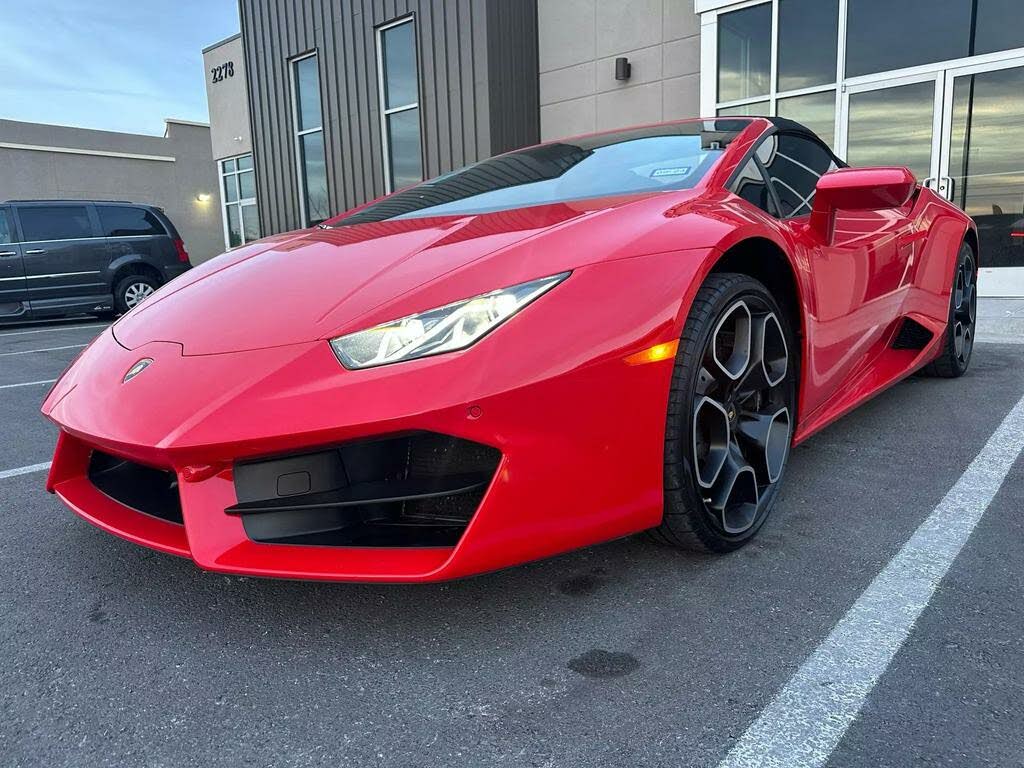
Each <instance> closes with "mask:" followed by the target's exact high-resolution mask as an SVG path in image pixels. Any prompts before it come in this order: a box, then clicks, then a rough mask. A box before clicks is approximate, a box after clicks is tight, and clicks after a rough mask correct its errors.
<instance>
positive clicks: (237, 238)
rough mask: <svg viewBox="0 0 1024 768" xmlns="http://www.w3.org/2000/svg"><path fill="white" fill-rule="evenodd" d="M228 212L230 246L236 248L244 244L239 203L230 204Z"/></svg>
mask: <svg viewBox="0 0 1024 768" xmlns="http://www.w3.org/2000/svg"><path fill="white" fill-rule="evenodd" d="M227 212H228V247H230V248H234V247H236V246H239V245H241V244H242V217H241V211H240V210H239V207H238V206H237V205H229V206H228V207H227Z"/></svg>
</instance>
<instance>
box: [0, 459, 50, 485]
mask: <svg viewBox="0 0 1024 768" xmlns="http://www.w3.org/2000/svg"><path fill="white" fill-rule="evenodd" d="M49 468H50V462H49V461H46V462H43V463H42V464H30V465H29V466H27V467H18V468H17V469H3V470H0V480H6V479H7V478H8V477H17V476H18V475H30V474H32V473H33V472H43V471H45V470H47V469H49Z"/></svg>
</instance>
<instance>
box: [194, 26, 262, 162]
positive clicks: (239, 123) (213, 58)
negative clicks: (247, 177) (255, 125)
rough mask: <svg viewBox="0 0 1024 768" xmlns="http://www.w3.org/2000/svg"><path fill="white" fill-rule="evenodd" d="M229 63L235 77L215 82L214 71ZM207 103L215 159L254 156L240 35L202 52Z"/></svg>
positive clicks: (243, 51)
mask: <svg viewBox="0 0 1024 768" xmlns="http://www.w3.org/2000/svg"><path fill="white" fill-rule="evenodd" d="M228 63H230V65H231V71H233V72H234V75H231V76H224V77H222V79H220V80H219V81H217V82H214V79H213V78H214V71H215V69H216V68H218V67H222V66H224V65H225V64H228ZM203 66H204V67H205V68H206V101H207V104H208V105H209V108H210V143H211V144H212V145H213V159H214V160H221V159H223V158H225V157H234V156H235V155H245V154H248V153H249V152H252V129H251V128H250V126H249V89H248V85H247V81H246V76H245V49H244V48H243V47H242V35H241V34H237V35H235V36H233V37H229V38H227V39H226V40H222V41H220V42H219V43H215V44H214V45H211V46H210V47H208V48H204V49H203Z"/></svg>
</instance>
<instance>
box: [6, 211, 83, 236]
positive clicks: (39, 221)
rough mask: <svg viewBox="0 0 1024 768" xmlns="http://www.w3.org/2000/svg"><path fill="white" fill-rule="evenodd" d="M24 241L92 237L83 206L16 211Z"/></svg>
mask: <svg viewBox="0 0 1024 768" xmlns="http://www.w3.org/2000/svg"><path fill="white" fill-rule="evenodd" d="M18 218H19V219H21V230H22V232H23V233H24V235H25V240H28V241H32V240H74V239H78V238H83V237H94V235H93V232H92V224H91V223H90V221H89V211H88V209H87V208H86V207H85V206H84V205H32V206H23V207H21V208H19V209H18Z"/></svg>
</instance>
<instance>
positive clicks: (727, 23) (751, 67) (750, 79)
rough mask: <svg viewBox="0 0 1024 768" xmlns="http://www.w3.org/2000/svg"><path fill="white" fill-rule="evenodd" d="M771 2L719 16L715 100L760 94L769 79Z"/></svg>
mask: <svg viewBox="0 0 1024 768" xmlns="http://www.w3.org/2000/svg"><path fill="white" fill-rule="evenodd" d="M771 57H772V5H771V3H765V4H764V5H755V6H753V7H751V8H744V9H743V10H741V11H733V12H731V13H723V14H722V15H721V16H719V17H718V100H719V101H735V100H737V99H749V98H751V97H753V96H763V95H765V94H767V93H768V90H769V87H768V86H769V84H770V81H771Z"/></svg>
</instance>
